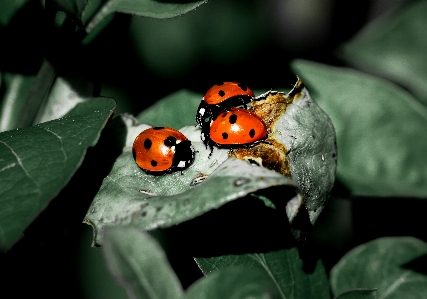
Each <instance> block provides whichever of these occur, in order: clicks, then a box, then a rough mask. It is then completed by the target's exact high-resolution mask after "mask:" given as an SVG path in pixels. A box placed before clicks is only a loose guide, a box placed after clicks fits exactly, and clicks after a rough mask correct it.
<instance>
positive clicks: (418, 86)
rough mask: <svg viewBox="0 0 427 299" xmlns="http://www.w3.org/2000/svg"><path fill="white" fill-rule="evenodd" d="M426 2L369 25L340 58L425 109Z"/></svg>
mask: <svg viewBox="0 0 427 299" xmlns="http://www.w3.org/2000/svg"><path fill="white" fill-rule="evenodd" d="M426 11H427V1H410V2H408V3H406V5H405V6H403V7H400V8H399V9H397V10H395V11H393V12H392V13H390V14H387V15H385V16H384V17H382V18H380V19H378V20H376V21H374V22H372V23H371V24H369V25H368V26H366V27H365V28H364V29H363V30H362V31H361V32H360V33H359V34H357V35H356V36H355V37H354V38H353V39H352V40H350V42H348V43H347V44H345V45H344V46H343V47H342V49H341V50H340V52H339V55H340V56H341V57H342V58H343V59H345V60H346V61H347V62H349V63H350V64H352V65H354V66H356V67H358V68H361V69H363V70H365V71H367V72H370V73H374V74H377V75H380V76H384V77H385V78H387V79H390V80H393V81H395V82H397V83H399V84H401V85H403V86H405V87H407V88H408V89H409V90H411V91H412V92H413V93H414V94H415V95H416V96H418V97H419V98H420V99H421V100H422V101H423V103H424V104H426V105H427V85H426V84H425V82H426V81H427V60H426V59H425V53H427V36H426V34H425V28H427V18H426V17H425V12H426Z"/></svg>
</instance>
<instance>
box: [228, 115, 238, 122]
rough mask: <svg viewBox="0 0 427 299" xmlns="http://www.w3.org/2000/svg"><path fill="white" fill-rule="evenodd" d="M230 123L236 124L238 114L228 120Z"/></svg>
mask: <svg viewBox="0 0 427 299" xmlns="http://www.w3.org/2000/svg"><path fill="white" fill-rule="evenodd" d="M228 121H229V122H230V124H234V123H236V121H237V115H236V114H231V115H230V118H229V119H228Z"/></svg>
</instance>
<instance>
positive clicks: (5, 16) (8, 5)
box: [0, 0, 29, 26]
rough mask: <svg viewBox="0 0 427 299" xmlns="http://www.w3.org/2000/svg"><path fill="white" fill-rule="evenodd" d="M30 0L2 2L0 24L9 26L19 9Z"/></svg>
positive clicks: (0, 4)
mask: <svg viewBox="0 0 427 299" xmlns="http://www.w3.org/2000/svg"><path fill="white" fill-rule="evenodd" d="M28 1H29V0H14V1H1V2H0V25H1V26H7V25H8V24H9V22H10V20H11V19H12V18H13V16H14V15H15V14H16V13H17V12H18V10H19V9H20V8H21V7H23V6H24V5H25V4H26V3H27V2H28Z"/></svg>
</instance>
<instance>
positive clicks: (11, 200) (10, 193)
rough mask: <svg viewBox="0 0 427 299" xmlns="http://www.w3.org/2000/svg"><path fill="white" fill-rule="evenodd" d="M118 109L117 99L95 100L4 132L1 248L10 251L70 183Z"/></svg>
mask: <svg viewBox="0 0 427 299" xmlns="http://www.w3.org/2000/svg"><path fill="white" fill-rule="evenodd" d="M114 108H115V102H114V100H112V99H104V98H98V99H93V100H91V101H90V102H88V104H79V105H78V106H76V107H75V108H74V109H73V110H71V111H70V113H69V114H68V115H67V116H65V117H64V118H61V119H57V120H53V121H50V122H46V123H43V124H40V125H36V126H33V127H30V128H26V129H17V130H14V131H6V132H3V133H0V180H1V182H2V188H1V189H0V205H1V206H2V209H1V210H0V249H1V250H8V249H9V248H10V247H11V246H12V245H13V244H14V243H15V242H16V241H17V240H18V239H19V238H20V237H21V235H22V232H23V231H24V229H25V228H26V227H27V226H28V225H29V223H30V222H31V221H32V220H33V219H34V218H35V217H36V216H37V215H38V214H39V213H40V212H41V211H42V210H43V209H44V208H45V207H46V205H47V204H48V203H49V201H50V200H51V199H52V198H54V197H55V196H56V195H57V194H58V192H59V191H60V190H61V189H62V188H63V187H64V186H65V185H66V184H67V182H68V181H69V180H70V178H71V176H72V175H73V174H74V172H75V171H76V170H77V169H78V167H79V166H80V164H81V163H82V160H83V157H84V154H85V152H86V149H87V147H89V146H93V145H95V144H96V142H97V140H98V138H99V135H100V131H101V130H102V128H103V127H104V125H105V123H106V121H107V119H108V118H109V117H110V115H111V114H112V111H113V110H114Z"/></svg>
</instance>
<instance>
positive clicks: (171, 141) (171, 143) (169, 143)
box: [164, 136, 176, 147]
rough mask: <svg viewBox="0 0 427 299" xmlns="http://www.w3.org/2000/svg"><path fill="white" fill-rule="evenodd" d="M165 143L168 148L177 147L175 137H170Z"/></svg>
mask: <svg viewBox="0 0 427 299" xmlns="http://www.w3.org/2000/svg"><path fill="white" fill-rule="evenodd" d="M164 143H165V145H166V146H167V147H172V146H174V145H176V138H175V137H173V136H168V137H167V138H166V139H165V141H164Z"/></svg>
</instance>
